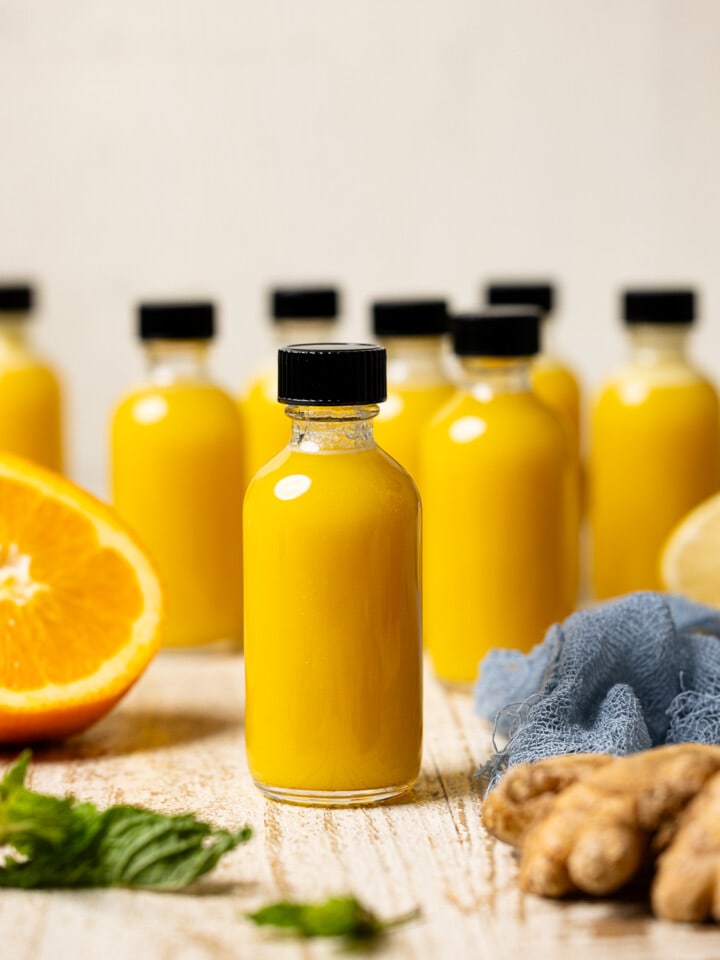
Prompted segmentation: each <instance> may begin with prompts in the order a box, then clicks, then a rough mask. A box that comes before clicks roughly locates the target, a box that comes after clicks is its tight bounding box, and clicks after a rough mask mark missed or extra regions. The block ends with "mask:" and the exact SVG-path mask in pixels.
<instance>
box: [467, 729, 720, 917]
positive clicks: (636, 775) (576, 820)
mask: <svg viewBox="0 0 720 960" xmlns="http://www.w3.org/2000/svg"><path fill="white" fill-rule="evenodd" d="M570 759H571V758H570V757H563V758H557V759H556V760H546V761H541V764H536V765H527V767H526V769H525V770H523V768H522V767H517V768H515V769H514V770H513V771H511V772H512V774H513V780H514V781H516V782H515V784H514V785H513V781H511V782H510V783H509V784H508V785H507V787H506V788H505V791H504V793H503V794H501V795H499V796H498V799H497V800H496V801H494V809H493V807H491V808H490V816H489V818H488V816H487V815H486V816H485V823H486V826H488V829H490V830H491V832H493V833H496V835H498V836H501V837H502V838H503V839H504V838H505V837H509V836H513V837H514V838H515V840H513V841H511V842H520V843H522V844H523V849H522V857H521V862H520V877H519V880H520V885H521V886H522V887H523V889H525V890H528V891H530V892H532V893H538V894H541V895H543V896H548V897H560V896H563V895H565V894H567V893H570V892H572V891H577V890H583V891H585V892H587V893H591V894H595V895H607V894H609V893H613V892H614V891H616V890H618V889H619V888H620V887H622V886H624V885H625V884H626V883H628V882H629V881H630V880H632V879H633V877H634V876H635V875H636V874H637V873H638V872H639V871H640V870H641V868H642V867H643V865H644V864H645V863H646V862H648V861H649V860H650V859H651V857H652V856H653V855H654V854H655V853H656V852H658V851H659V850H661V849H663V847H664V846H666V845H667V843H669V842H670V841H671V840H672V838H673V836H674V834H675V832H676V830H677V826H678V818H679V815H680V814H681V813H682V811H683V810H684V808H685V807H686V805H687V804H688V803H689V802H690V801H691V800H692V799H693V798H694V797H695V796H696V794H698V793H699V791H700V790H701V789H702V788H703V786H704V785H705V783H706V782H707V781H708V780H709V779H710V778H711V777H712V776H713V775H714V774H715V773H716V772H718V771H720V747H714V746H707V745H701V744H680V745H677V746H668V747H657V748H655V749H653V750H647V751H645V752H643V753H638V754H633V755H631V756H628V757H617V758H614V759H611V760H609V761H608V762H605V763H599V764H598V765H597V766H596V767H595V768H594V769H592V770H590V771H589V772H586V774H585V775H584V776H582V777H581V778H580V779H576V780H575V782H573V783H571V784H570V785H569V786H566V787H565V788H564V789H563V788H562V787H560V792H558V793H557V794H556V795H555V796H552V794H550V796H549V797H548V796H547V794H548V793H549V791H548V790H543V789H542V787H543V785H544V784H545V785H549V784H552V783H553V779H555V780H557V782H558V783H561V782H562V778H563V776H568V775H569V774H568V773H567V770H568V769H571V765H569V766H568V762H569V761H570ZM553 764H556V767H555V770H556V773H553V768H552V765H553ZM541 765H542V768H543V769H541V770H540V771H539V772H536V773H534V774H533V773H532V772H531V767H532V766H535V767H537V768H540V767H541ZM508 776H510V774H508ZM533 784H535V786H532V785H533ZM499 789H500V787H498V790H499ZM495 792H497V791H495ZM491 796H492V795H491ZM523 797H525V800H523ZM489 802H490V798H488V801H487V803H489ZM524 803H527V804H528V806H529V808H530V809H529V811H527V812H522V811H520V810H518V809H517V808H518V807H519V808H521V807H522V806H523V804H524ZM538 804H539V805H540V806H539V807H538ZM533 807H534V810H533ZM496 827H497V832H496V829H495V828H496ZM719 907H720V904H719Z"/></svg>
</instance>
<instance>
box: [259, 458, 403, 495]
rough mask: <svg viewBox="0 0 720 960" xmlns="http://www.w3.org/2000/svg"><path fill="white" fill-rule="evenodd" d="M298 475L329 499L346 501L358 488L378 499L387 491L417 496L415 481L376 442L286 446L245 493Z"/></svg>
mask: <svg viewBox="0 0 720 960" xmlns="http://www.w3.org/2000/svg"><path fill="white" fill-rule="evenodd" d="M298 477H305V478H307V479H308V480H310V481H311V482H312V483H313V484H316V486H317V488H319V489H322V490H323V491H324V494H325V495H329V496H332V497H333V499H335V498H336V497H337V496H340V497H343V496H347V497H348V503H350V502H351V491H353V490H356V489H358V488H364V489H365V490H368V491H374V492H375V493H376V494H377V496H378V498H380V499H382V498H383V497H386V496H388V494H391V493H395V494H397V495H401V494H403V493H406V494H407V495H408V496H410V497H412V498H416V497H417V488H416V486H415V482H414V480H413V479H412V477H411V476H410V474H409V473H408V472H407V470H406V469H405V468H404V467H403V466H401V465H400V464H399V463H398V462H397V461H396V460H394V459H393V458H392V457H391V456H390V454H388V453H386V451H385V450H383V449H382V448H381V447H379V446H377V444H374V445H373V446H371V447H369V448H367V449H362V450H344V451H339V450H328V451H322V452H315V453H310V452H303V451H300V450H294V449H293V448H292V447H290V446H287V447H285V448H284V449H283V450H281V451H280V452H279V453H278V454H276V455H275V456H274V457H273V458H272V459H271V460H269V461H268V463H266V464H265V466H263V467H261V468H260V470H259V471H258V472H257V473H256V474H255V476H254V477H253V479H252V481H251V483H250V487H249V488H248V495H250V493H251V491H254V492H255V493H256V494H262V492H263V491H274V490H275V488H276V486H277V485H278V483H283V484H288V485H289V486H292V483H291V481H290V479H289V478H298ZM297 482H298V484H300V486H302V484H301V483H300V481H297Z"/></svg>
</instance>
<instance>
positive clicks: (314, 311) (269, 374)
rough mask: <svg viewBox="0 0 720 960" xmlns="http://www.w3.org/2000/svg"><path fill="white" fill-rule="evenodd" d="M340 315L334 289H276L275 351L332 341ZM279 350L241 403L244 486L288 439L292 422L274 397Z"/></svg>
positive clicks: (272, 306) (272, 304) (272, 305)
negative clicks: (287, 347)
mask: <svg viewBox="0 0 720 960" xmlns="http://www.w3.org/2000/svg"><path fill="white" fill-rule="evenodd" d="M339 312H340V295H339V293H338V291H337V290H336V289H335V288H334V287H277V288H275V289H274V290H272V291H271V294H270V317H271V319H272V321H273V327H274V331H273V332H274V335H275V336H274V339H275V345H276V348H277V349H279V348H281V347H286V346H289V345H290V344H292V343H309V342H312V343H321V342H323V343H324V342H327V341H328V340H331V339H332V333H333V328H334V327H335V326H336V324H337V321H338V316H339ZM277 349H276V350H275V352H274V354H273V358H272V361H271V362H270V363H269V364H268V365H267V367H266V369H264V370H261V371H260V372H259V373H258V375H257V376H256V377H255V378H254V379H252V380H251V381H250V383H249V384H248V387H247V389H246V391H245V393H244V395H243V396H242V397H241V399H240V412H241V414H242V420H243V437H244V452H245V476H246V480H245V486H246V487H247V484H248V483H249V482H250V480H252V478H253V477H254V476H255V474H256V473H257V471H258V470H259V469H260V467H262V466H264V465H265V464H266V463H267V462H268V460H270V459H271V458H272V457H274V456H275V454H276V453H278V451H280V450H282V448H283V447H284V446H286V445H287V442H288V440H289V439H290V423H289V421H288V418H287V417H286V416H285V413H284V411H283V408H282V406H281V405H280V404H279V403H278V399H277V395H278V394H277Z"/></svg>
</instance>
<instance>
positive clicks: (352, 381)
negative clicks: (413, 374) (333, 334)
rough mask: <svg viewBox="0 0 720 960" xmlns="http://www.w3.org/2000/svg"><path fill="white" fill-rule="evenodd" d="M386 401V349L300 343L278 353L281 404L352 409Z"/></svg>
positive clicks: (344, 344) (353, 345)
mask: <svg viewBox="0 0 720 960" xmlns="http://www.w3.org/2000/svg"><path fill="white" fill-rule="evenodd" d="M385 399H387V382H386V375H385V348H384V347H379V346H377V344H370V343H299V344H294V345H293V346H290V347H283V348H282V349H281V350H279V351H278V400H280V401H282V402H284V403H297V404H301V405H307V406H310V407H350V406H359V405H362V404H365V403H382V401H383V400H385Z"/></svg>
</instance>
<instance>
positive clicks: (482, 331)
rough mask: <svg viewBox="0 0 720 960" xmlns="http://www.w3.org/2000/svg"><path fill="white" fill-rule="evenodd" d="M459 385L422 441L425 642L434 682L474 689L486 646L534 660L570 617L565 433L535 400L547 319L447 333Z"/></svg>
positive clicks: (572, 515)
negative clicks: (534, 369)
mask: <svg viewBox="0 0 720 960" xmlns="http://www.w3.org/2000/svg"><path fill="white" fill-rule="evenodd" d="M451 329H452V331H453V341H454V349H455V353H456V354H457V356H458V358H459V364H460V374H461V381H460V383H459V386H458V389H457V391H456V393H455V395H454V396H453V398H452V399H451V400H450V401H449V402H448V403H447V404H446V405H445V406H444V407H443V408H442V409H441V411H440V412H439V413H437V414H436V415H435V417H434V418H433V419H432V420H431V422H430V424H429V426H428V427H427V428H426V429H425V431H424V434H423V438H422V442H421V466H420V469H421V476H422V482H423V531H424V550H423V592H424V607H423V612H424V633H425V642H426V646H427V649H428V651H429V653H430V657H431V659H432V662H433V666H434V668H435V672H436V673H437V675H438V676H439V677H440V678H441V679H442V680H444V681H446V682H449V683H452V684H458V685H467V684H469V683H471V682H472V681H474V680H475V678H476V676H477V672H478V664H479V662H480V660H481V659H482V657H483V656H484V655H485V653H487V651H488V650H489V649H490V648H491V647H510V648H514V649H518V650H522V651H528V650H530V649H531V648H532V647H533V646H534V645H535V644H536V643H538V642H539V641H540V640H542V638H543V635H544V633H545V630H546V629H547V628H548V627H549V626H550V625H551V624H552V623H554V622H555V621H557V620H561V619H563V617H565V616H566V615H567V614H568V613H569V612H570V611H571V610H572V607H573V602H572V599H571V597H572V596H574V588H573V584H572V580H573V578H576V577H577V564H575V569H574V570H568V558H569V556H570V554H571V550H570V544H575V546H577V529H576V524H577V500H576V498H577V483H576V475H575V472H574V460H573V455H572V451H571V449H570V442H569V440H568V437H567V431H566V430H565V428H564V427H563V426H562V424H561V423H560V421H559V418H558V417H557V416H556V414H555V413H553V412H552V411H551V410H550V409H549V408H548V407H546V405H545V404H544V403H542V401H541V400H540V399H539V398H538V397H537V396H536V394H535V393H534V391H533V390H532V388H531V383H530V364H531V358H532V357H533V356H535V355H536V354H537V352H538V350H539V347H540V313H539V311H537V310H536V309H535V308H533V307H522V306H518V307H495V308H492V307H490V308H487V309H486V310H483V311H480V312H479V313H476V314H465V315H460V316H457V317H455V318H454V319H453V321H452V322H451Z"/></svg>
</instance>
